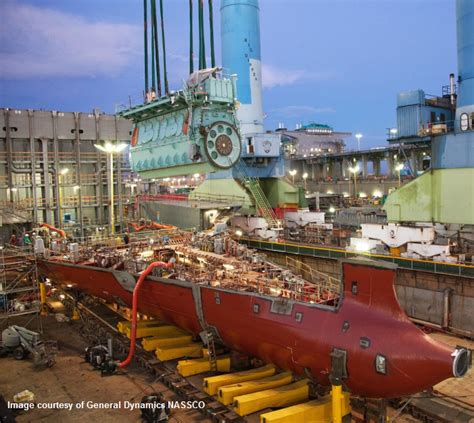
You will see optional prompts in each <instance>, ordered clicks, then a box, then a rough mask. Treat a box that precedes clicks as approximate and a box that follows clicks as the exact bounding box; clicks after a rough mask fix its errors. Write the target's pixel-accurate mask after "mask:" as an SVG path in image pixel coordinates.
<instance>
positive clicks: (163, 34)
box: [160, 0, 170, 95]
mask: <svg viewBox="0 0 474 423" xmlns="http://www.w3.org/2000/svg"><path fill="white" fill-rule="evenodd" d="M160 15H161V42H162V46H163V77H164V82H165V94H166V95H168V94H169V93H170V89H169V85H168V72H167V70H166V41H165V21H164V17H163V0H160Z"/></svg>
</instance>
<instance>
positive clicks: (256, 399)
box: [234, 379, 309, 416]
mask: <svg viewBox="0 0 474 423" xmlns="http://www.w3.org/2000/svg"><path fill="white" fill-rule="evenodd" d="M308 382H309V381H308V380H307V379H303V380H300V381H298V382H295V383H291V384H289V385H285V386H280V387H279V388H274V389H266V390H265V391H260V392H255V393H253V394H247V395H240V396H238V397H235V398H234V408H235V412H236V413H237V414H238V415H239V416H247V415H248V414H252V413H255V412H257V411H259V410H263V409H264V408H267V407H287V406H288V405H293V404H296V403H298V402H302V401H305V400H307V399H308V395H309V387H308Z"/></svg>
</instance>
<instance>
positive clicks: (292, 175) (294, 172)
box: [290, 169, 296, 185]
mask: <svg viewBox="0 0 474 423" xmlns="http://www.w3.org/2000/svg"><path fill="white" fill-rule="evenodd" d="M290 175H291V177H292V178H293V185H294V184H295V175H296V169H292V170H290Z"/></svg>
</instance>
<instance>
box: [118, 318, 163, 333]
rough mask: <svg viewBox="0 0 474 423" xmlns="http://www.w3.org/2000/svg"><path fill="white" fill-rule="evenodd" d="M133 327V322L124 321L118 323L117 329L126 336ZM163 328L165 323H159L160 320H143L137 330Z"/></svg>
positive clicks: (138, 323) (138, 324)
mask: <svg viewBox="0 0 474 423" xmlns="http://www.w3.org/2000/svg"><path fill="white" fill-rule="evenodd" d="M131 326H132V322H130V321H128V320H122V321H120V322H118V323H117V329H118V331H119V332H120V333H123V334H125V332H126V330H127V328H128V329H130V327H131ZM157 326H163V323H161V322H159V321H158V320H141V321H139V322H137V328H144V327H157Z"/></svg>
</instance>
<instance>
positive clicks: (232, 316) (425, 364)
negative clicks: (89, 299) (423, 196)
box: [41, 262, 452, 398]
mask: <svg viewBox="0 0 474 423" xmlns="http://www.w3.org/2000/svg"><path fill="white" fill-rule="evenodd" d="M41 267H42V268H43V271H45V272H46V273H47V274H49V276H50V277H52V278H54V279H56V280H58V281H61V282H62V283H74V284H76V286H77V287H78V288H79V289H81V290H84V291H86V292H88V293H89V294H92V295H96V296H99V297H102V298H105V299H107V300H109V301H113V300H114V297H115V298H116V297H119V298H121V299H122V300H123V301H125V303H127V304H128V305H130V304H131V293H130V292H128V291H125V290H124V289H123V288H122V287H121V286H120V284H119V283H118V282H117V281H116V280H115V277H114V276H113V274H112V273H111V272H108V271H104V270H100V269H95V268H88V267H85V266H70V265H66V264H60V263H59V264H53V263H52V262H46V263H44V262H43V263H42V264H41ZM343 270H344V272H343V273H344V295H343V299H342V303H341V306H340V307H339V309H337V310H323V309H321V308H318V307H315V306H314V305H310V304H294V305H293V309H292V312H291V314H290V315H281V314H275V313H272V312H270V306H271V299H270V298H265V297H260V296H255V295H245V294H244V293H239V292H226V291H222V290H218V289H215V288H210V287H203V288H202V290H201V293H202V294H201V295H202V304H203V310H204V317H205V319H206V321H207V323H208V324H210V325H212V326H215V327H216V328H217V330H218V332H219V335H220V336H221V338H222V340H223V341H224V342H225V343H226V345H228V346H229V347H230V348H232V349H235V350H239V351H242V352H245V353H247V354H249V355H253V356H256V357H260V358H261V359H263V360H265V361H268V362H272V363H274V364H276V365H277V366H279V367H281V368H282V369H285V370H291V371H294V372H296V373H298V374H303V373H304V369H305V368H307V369H309V370H310V371H311V374H312V376H313V378H314V379H315V380H316V381H318V382H320V383H322V384H325V385H327V384H329V380H328V376H329V372H330V370H331V363H330V353H331V351H332V350H333V349H334V348H341V349H344V350H346V351H347V356H348V360H347V372H348V378H347V379H345V381H344V382H345V384H346V385H347V386H348V387H349V388H350V390H351V391H352V392H353V393H354V394H356V395H360V396H363V397H369V398H382V397H384V398H390V397H398V396H406V395H411V394H414V393H416V392H420V391H423V390H425V389H429V388H430V387H431V386H433V385H434V384H436V383H438V382H440V381H442V380H444V379H446V378H449V377H452V357H451V353H452V350H451V349H450V348H449V347H447V346H445V345H443V344H440V343H438V342H435V341H434V340H433V339H432V338H430V337H429V336H428V335H426V334H424V333H423V332H422V331H421V330H419V329H418V328H417V327H416V326H415V325H413V324H412V323H411V322H410V321H409V319H408V317H407V316H406V314H405V313H404V312H403V310H402V309H401V308H400V305H399V304H398V302H397V300H396V296H395V291H394V285H393V284H394V278H395V272H394V271H393V270H389V269H382V268H374V267H369V266H367V265H358V264H353V263H345V264H344V269H343ZM170 282H171V283H164V282H158V281H155V280H153V281H152V280H150V279H147V280H145V282H144V284H143V289H142V294H141V296H140V302H139V305H138V308H139V311H140V312H142V313H145V314H149V315H153V316H156V317H157V318H159V319H163V320H165V321H167V322H170V323H173V324H175V325H177V326H179V327H181V328H183V329H186V330H189V331H191V332H194V333H199V332H200V331H201V327H200V325H199V321H198V318H197V315H196V311H195V305H194V300H193V296H192V290H191V284H189V285H188V286H178V285H175V284H173V283H172V281H170ZM353 282H357V291H358V292H357V294H356V295H354V294H353V293H352V283H353ZM216 295H218V296H219V301H218V302H219V304H217V302H216ZM255 303H258V304H259V305H260V310H259V313H258V314H256V313H254V311H253V310H254V308H253V305H254V304H255ZM297 312H300V313H302V314H303V318H302V321H301V322H297V321H296V318H295V314H296V313H297ZM345 321H347V322H349V325H350V327H349V329H348V330H347V331H343V323H344V322H345ZM361 337H364V338H368V339H369V340H370V347H369V348H362V347H361V346H360V338H361ZM376 354H382V355H384V356H385V357H386V358H387V374H386V375H382V374H379V373H377V372H376V371H375V356H376Z"/></svg>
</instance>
